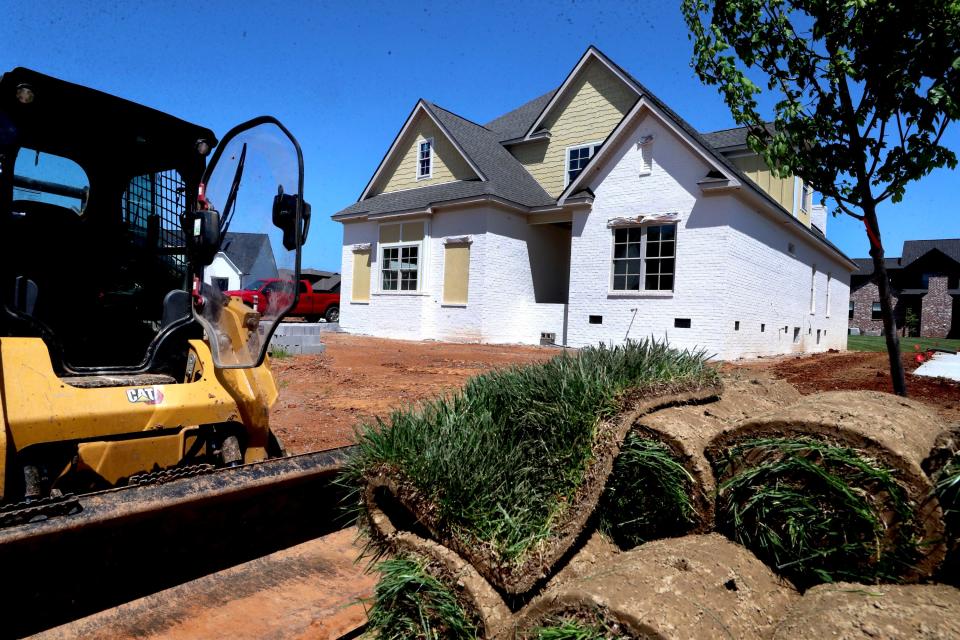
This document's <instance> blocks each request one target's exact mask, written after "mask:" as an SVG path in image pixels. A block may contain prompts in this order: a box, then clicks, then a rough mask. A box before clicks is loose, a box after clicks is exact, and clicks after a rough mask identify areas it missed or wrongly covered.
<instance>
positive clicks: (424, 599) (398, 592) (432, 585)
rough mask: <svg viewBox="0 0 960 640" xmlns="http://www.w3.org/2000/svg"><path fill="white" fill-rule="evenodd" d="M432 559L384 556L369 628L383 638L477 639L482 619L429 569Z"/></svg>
mask: <svg viewBox="0 0 960 640" xmlns="http://www.w3.org/2000/svg"><path fill="white" fill-rule="evenodd" d="M428 566H429V565H428V563H425V562H423V561H420V560H417V559H414V558H413V557H410V556H398V557H395V558H390V559H388V560H383V561H382V562H380V563H378V564H377V566H376V569H377V571H379V572H380V581H379V582H377V586H376V588H375V589H374V595H373V602H372V604H371V607H370V609H369V611H368V612H367V620H368V623H369V629H370V630H371V631H373V632H374V633H375V637H376V638H378V639H379V640H446V639H449V640H474V639H475V638H478V637H480V636H479V633H480V628H479V626H478V621H477V620H476V619H475V618H474V617H472V616H471V615H470V614H469V613H468V612H467V610H466V609H465V608H464V607H463V605H462V604H461V603H460V602H459V601H458V600H457V597H456V595H455V594H454V593H453V591H451V590H450V589H449V588H448V587H447V586H446V585H444V584H443V583H442V582H441V581H440V580H439V579H437V578H436V577H434V576H433V575H431V574H430V572H429V571H428Z"/></svg>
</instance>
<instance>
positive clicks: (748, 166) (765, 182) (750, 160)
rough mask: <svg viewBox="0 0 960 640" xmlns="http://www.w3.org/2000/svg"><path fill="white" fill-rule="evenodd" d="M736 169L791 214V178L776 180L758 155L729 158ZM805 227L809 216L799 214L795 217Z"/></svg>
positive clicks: (808, 224) (808, 221)
mask: <svg viewBox="0 0 960 640" xmlns="http://www.w3.org/2000/svg"><path fill="white" fill-rule="evenodd" d="M731 160H732V161H733V164H735V165H737V168H738V169H740V170H741V171H743V172H744V173H745V174H747V177H748V178H750V179H751V180H753V181H754V182H755V183H757V185H758V186H759V187H760V188H761V189H763V190H764V191H766V192H767V193H769V194H770V195H771V196H772V197H773V199H774V200H776V201H777V202H779V203H780V204H781V205H782V206H783V208H784V209H786V210H787V211H790V212H791V213H792V212H793V196H794V184H793V183H794V180H793V176H788V177H786V178H777V177H776V176H774V175H773V173H772V172H771V171H770V168H769V167H768V166H767V164H766V163H765V162H764V161H763V158H761V157H760V156H758V155H748V156H740V157H736V158H731ZM797 217H798V218H799V219H800V220H801V221H802V222H803V223H804V224H805V225H807V226H808V227H809V226H810V215H809V214H805V213H803V212H800V213H799V215H798V216H797Z"/></svg>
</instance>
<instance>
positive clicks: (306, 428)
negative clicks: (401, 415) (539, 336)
mask: <svg viewBox="0 0 960 640" xmlns="http://www.w3.org/2000/svg"><path fill="white" fill-rule="evenodd" d="M324 343H325V344H326V347H327V350H326V352H324V353H322V354H320V355H315V356H293V357H289V358H284V359H282V360H273V362H272V366H273V370H274V373H275V374H276V376H277V379H278V381H279V385H280V399H279V400H278V401H277V404H276V406H275V408H274V411H273V414H272V416H271V422H272V425H273V427H274V429H276V431H277V433H278V434H279V436H280V438H281V440H282V442H283V443H284V445H285V446H286V447H287V449H288V450H289V451H290V452H291V453H303V452H306V451H316V450H319V449H329V448H331V447H339V446H343V445H347V444H352V443H353V440H354V437H353V434H354V428H355V427H356V426H357V425H360V424H361V423H363V422H364V421H370V420H372V419H373V418H374V416H386V415H387V414H389V412H390V411H391V410H392V409H398V408H401V407H404V406H406V405H408V404H411V403H416V402H418V401H420V400H425V399H427V398H430V397H433V396H435V395H437V394H439V393H444V392H447V391H453V390H456V389H458V388H459V387H460V386H461V385H462V384H463V383H464V382H465V381H466V380H467V378H470V377H472V376H475V375H477V374H478V373H482V372H484V371H487V370H489V369H492V368H499V367H506V366H510V365H512V364H524V363H528V362H534V361H537V360H545V359H547V358H551V357H553V356H555V355H557V354H558V353H560V349H557V348H556V347H525V346H517V345H489V344H451V343H445V342H410V341H406V340H383V339H379V338H370V337H365V336H354V335H349V334H345V333H330V334H325V335H324Z"/></svg>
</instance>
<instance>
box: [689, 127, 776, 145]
mask: <svg viewBox="0 0 960 640" xmlns="http://www.w3.org/2000/svg"><path fill="white" fill-rule="evenodd" d="M774 130H775V129H774V126H773V125H772V124H767V131H769V132H770V133H773V132H774ZM749 132H750V127H734V128H733V129H721V130H720V131H711V132H710V133H704V134H701V135H702V136H703V139H704V140H706V141H707V143H708V144H709V145H710V146H711V147H713V148H714V149H720V150H723V149H729V148H731V147H745V146H747V134H748V133H749Z"/></svg>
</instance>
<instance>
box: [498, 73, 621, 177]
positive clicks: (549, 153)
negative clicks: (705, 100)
mask: <svg viewBox="0 0 960 640" xmlns="http://www.w3.org/2000/svg"><path fill="white" fill-rule="evenodd" d="M564 93H565V95H564V97H562V98H561V100H560V102H558V103H557V104H555V105H554V106H553V109H552V110H551V114H550V115H549V116H548V117H547V119H546V120H545V121H544V122H543V123H542V125H541V128H545V129H547V130H549V131H550V139H549V140H544V141H542V142H529V143H526V144H520V145H516V146H514V147H513V148H511V151H512V152H513V155H514V156H515V157H516V158H517V160H519V161H520V162H521V163H523V165H524V166H525V167H526V168H527V171H529V172H530V174H531V175H532V176H533V177H534V178H536V179H537V181H538V182H539V183H540V185H541V186H543V188H544V189H545V190H546V191H547V193H549V194H551V195H553V196H559V195H560V193H562V192H563V189H564V188H565V184H564V175H565V173H566V149H567V147H571V146H575V145H580V144H586V143H589V142H601V141H603V140H605V139H606V138H607V136H608V135H610V132H611V131H613V129H614V128H615V127H616V126H617V124H619V123H620V120H622V119H623V116H624V115H626V113H627V111H629V110H630V108H631V107H632V106H633V104H634V103H635V102H636V100H637V94H636V93H634V92H633V90H632V89H631V88H630V87H628V86H627V85H626V84H624V82H623V81H621V80H620V78H618V77H617V76H616V75H614V74H613V72H611V71H610V70H609V69H608V68H607V67H606V66H605V65H604V64H602V63H601V62H598V61H597V60H591V61H590V62H589V63H587V65H586V66H584V67H583V68H582V69H581V70H580V72H579V73H578V74H577V76H576V77H575V78H574V79H573V81H572V82H571V83H570V85H569V86H568V87H567V90H566V91H565V92H564Z"/></svg>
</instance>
